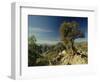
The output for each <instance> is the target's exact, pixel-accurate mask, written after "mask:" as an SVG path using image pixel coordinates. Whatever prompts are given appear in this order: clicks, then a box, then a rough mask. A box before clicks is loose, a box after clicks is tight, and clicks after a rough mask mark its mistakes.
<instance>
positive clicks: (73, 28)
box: [60, 21, 84, 55]
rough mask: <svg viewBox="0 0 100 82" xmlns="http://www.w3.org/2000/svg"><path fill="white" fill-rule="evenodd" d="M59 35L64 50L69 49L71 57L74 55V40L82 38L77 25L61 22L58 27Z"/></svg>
mask: <svg viewBox="0 0 100 82" xmlns="http://www.w3.org/2000/svg"><path fill="white" fill-rule="evenodd" d="M60 35H61V40H62V42H63V43H64V45H65V46H66V49H68V47H69V48H71V49H72V51H73V55H75V53H76V48H75V46H74V40H75V39H77V38H82V37H84V35H83V33H82V32H81V30H80V29H79V24H78V23H77V22H75V21H72V22H63V23H62V24H61V27H60Z"/></svg>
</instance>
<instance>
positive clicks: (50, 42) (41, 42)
mask: <svg viewBox="0 0 100 82" xmlns="http://www.w3.org/2000/svg"><path fill="white" fill-rule="evenodd" d="M58 42H59V41H50V40H49V41H48V40H45V41H44V40H41V41H37V43H39V44H57V43H58Z"/></svg>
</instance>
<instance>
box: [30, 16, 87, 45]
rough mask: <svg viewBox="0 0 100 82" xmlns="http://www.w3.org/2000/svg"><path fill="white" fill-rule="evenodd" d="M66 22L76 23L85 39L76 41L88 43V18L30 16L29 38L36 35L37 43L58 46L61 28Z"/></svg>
mask: <svg viewBox="0 0 100 82" xmlns="http://www.w3.org/2000/svg"><path fill="white" fill-rule="evenodd" d="M64 21H66V22H72V21H76V22H78V23H79V25H80V30H81V31H82V32H83V33H84V35H85V37H84V38H81V39H77V40H76V41H86V40H87V36H88V33H87V32H88V31H87V28H88V18H86V17H67V16H66V17H65V16H64V17H63V16H39V15H28V37H30V36H32V35H34V36H35V37H36V39H37V43H40V44H46V43H48V44H56V43H57V42H59V41H60V32H59V29H60V26H61V24H62V23H63V22H64Z"/></svg>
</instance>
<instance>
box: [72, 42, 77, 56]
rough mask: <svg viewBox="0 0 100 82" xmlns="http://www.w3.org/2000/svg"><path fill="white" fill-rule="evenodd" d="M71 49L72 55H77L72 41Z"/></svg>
mask: <svg viewBox="0 0 100 82" xmlns="http://www.w3.org/2000/svg"><path fill="white" fill-rule="evenodd" d="M71 48H72V51H73V55H75V54H76V53H77V50H76V48H75V46H74V40H71Z"/></svg>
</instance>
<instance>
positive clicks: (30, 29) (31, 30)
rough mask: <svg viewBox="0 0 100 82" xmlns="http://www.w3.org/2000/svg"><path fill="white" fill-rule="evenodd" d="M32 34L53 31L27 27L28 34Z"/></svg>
mask: <svg viewBox="0 0 100 82" xmlns="http://www.w3.org/2000/svg"><path fill="white" fill-rule="evenodd" d="M30 32H31V33H32V32H53V30H51V29H47V28H45V29H44V28H42V27H41V28H40V27H37V28H36V27H29V33H30Z"/></svg>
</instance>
